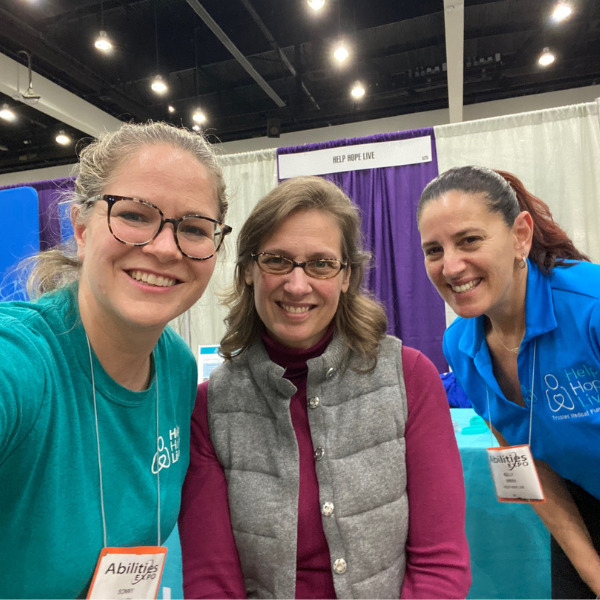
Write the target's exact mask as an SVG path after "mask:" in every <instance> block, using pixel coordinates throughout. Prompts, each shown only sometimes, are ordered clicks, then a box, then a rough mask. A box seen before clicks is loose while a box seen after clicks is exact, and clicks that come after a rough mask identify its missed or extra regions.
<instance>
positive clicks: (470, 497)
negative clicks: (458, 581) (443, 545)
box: [450, 408, 550, 598]
mask: <svg viewBox="0 0 600 600" xmlns="http://www.w3.org/2000/svg"><path fill="white" fill-rule="evenodd" d="M450 412H451V414H452V422H453V424H454V431H455V433H456V440H457V442H458V447H459V450H460V456H461V460H462V463H463V472H464V475H465V490H466V496H467V520H466V530H467V538H468V540H469V548H470V550H471V570H472V573H473V584H472V586H471V590H470V592H469V595H468V596H467V597H468V598H550V535H549V533H548V531H547V530H546V528H545V527H544V526H543V525H542V522H541V521H540V519H539V518H538V516H537V515H536V514H535V512H534V510H533V508H531V506H528V505H526V504H517V503H508V502H498V500H497V499H496V494H495V492H494V484H493V483H492V476H491V473H490V468H489V464H488V460H487V454H486V451H485V449H486V448H488V447H490V446H496V445H497V444H496V442H495V440H494V441H492V438H491V436H490V432H489V429H488V428H487V427H486V425H485V422H484V421H483V419H481V418H480V417H478V416H477V415H476V414H475V412H474V411H473V410H472V409H470V408H453V409H450Z"/></svg>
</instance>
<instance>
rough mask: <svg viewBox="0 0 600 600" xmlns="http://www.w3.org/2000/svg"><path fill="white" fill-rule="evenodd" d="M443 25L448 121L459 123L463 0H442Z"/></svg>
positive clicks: (463, 19) (462, 65)
mask: <svg viewBox="0 0 600 600" xmlns="http://www.w3.org/2000/svg"><path fill="white" fill-rule="evenodd" d="M444 27H445V30H446V66H447V72H446V74H447V77H448V109H449V112H450V123H460V122H461V121H462V120H463V77H464V73H463V71H464V47H465V46H464V37H465V4H464V0H444Z"/></svg>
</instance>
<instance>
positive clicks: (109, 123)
mask: <svg viewBox="0 0 600 600" xmlns="http://www.w3.org/2000/svg"><path fill="white" fill-rule="evenodd" d="M18 69H20V71H18ZM0 73H2V74H3V76H2V78H1V79H0V92H2V93H3V94H6V95H7V96H10V97H11V98H14V99H17V100H19V101H20V102H23V103H26V104H27V105H28V106H32V107H33V108H35V109H37V110H39V111H40V112H43V113H45V114H47V115H50V116H51V117H53V118H54V119H57V120H58V121H61V122H62V123H65V124H67V125H70V126H71V127H74V128H75V129H78V130H79V131H83V132H84V133H87V134H89V135H92V136H94V137H96V136H98V135H99V134H100V133H102V132H103V131H113V130H115V129H117V128H118V127H119V126H120V125H121V124H122V123H121V121H119V119H116V118H115V117H113V116H111V115H109V114H108V113H105V112H104V111H102V110H100V109H99V108H97V107H95V106H93V105H92V104H90V103H89V102H86V101H85V100H82V99H81V98H79V97H78V96H76V95H75V94H72V93H71V92H69V91H67V90H65V89H63V88H61V87H60V86H58V85H56V84H55V83H54V82H52V81H50V80H49V79H46V78H45V77H42V76H41V75H38V74H37V73H35V72H32V83H33V89H34V90H35V92H36V94H38V95H39V96H40V99H39V100H38V101H37V102H36V103H35V104H33V103H32V102H30V101H28V100H26V99H23V98H22V96H21V93H20V92H23V91H24V89H23V87H24V86H23V82H27V78H28V76H27V67H24V66H23V65H22V64H20V63H18V62H17V61H15V60H13V59H12V58H9V57H8V56H6V55H5V54H2V53H0ZM11 73H14V77H11V76H10V74H11ZM17 73H21V77H19V79H20V80H21V84H20V87H21V90H18V89H17ZM26 85H27V84H26V83H25V87H26Z"/></svg>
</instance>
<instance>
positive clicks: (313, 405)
mask: <svg viewBox="0 0 600 600" xmlns="http://www.w3.org/2000/svg"><path fill="white" fill-rule="evenodd" d="M320 402H321V401H320V400H319V397H318V396H313V397H312V398H309V399H308V406H309V408H317V406H319V404H320Z"/></svg>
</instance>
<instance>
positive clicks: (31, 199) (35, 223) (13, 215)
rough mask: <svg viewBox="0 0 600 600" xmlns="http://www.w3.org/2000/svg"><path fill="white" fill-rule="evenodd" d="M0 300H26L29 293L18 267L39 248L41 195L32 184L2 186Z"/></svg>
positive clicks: (0, 192)
mask: <svg viewBox="0 0 600 600" xmlns="http://www.w3.org/2000/svg"><path fill="white" fill-rule="evenodd" d="M0 215H2V218H1V219H0V240H2V242H1V244H0V300H2V301H5V300H25V299H26V298H27V293H26V291H25V289H24V285H22V283H23V282H21V281H19V277H18V275H17V273H16V271H15V268H16V266H17V264H18V263H19V262H20V261H21V260H22V259H24V258H26V257H28V256H32V255H33V254H37V252H39V248H40V226H39V209H38V195H37V192H36V191H35V190H34V189H33V188H32V187H20V188H14V189H9V190H0Z"/></svg>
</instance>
